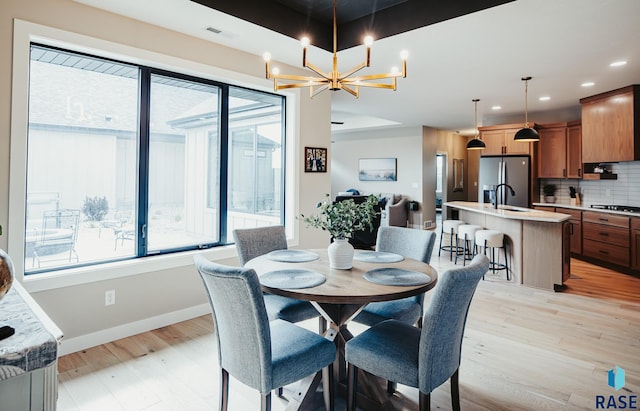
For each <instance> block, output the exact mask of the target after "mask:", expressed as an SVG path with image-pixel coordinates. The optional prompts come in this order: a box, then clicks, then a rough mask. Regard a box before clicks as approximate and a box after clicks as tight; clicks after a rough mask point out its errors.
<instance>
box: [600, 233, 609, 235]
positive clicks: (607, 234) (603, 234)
mask: <svg viewBox="0 0 640 411" xmlns="http://www.w3.org/2000/svg"><path fill="white" fill-rule="evenodd" d="M598 234H600V235H604V236H609V233H598Z"/></svg>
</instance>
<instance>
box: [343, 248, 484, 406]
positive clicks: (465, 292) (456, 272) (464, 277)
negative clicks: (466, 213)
mask: <svg viewBox="0 0 640 411" xmlns="http://www.w3.org/2000/svg"><path fill="white" fill-rule="evenodd" d="M488 270H489V260H488V259H487V257H486V256H484V255H481V254H480V255H477V256H475V257H474V258H473V260H471V264H469V265H468V266H466V267H460V268H454V269H451V270H448V271H445V272H444V273H443V274H442V275H440V276H439V278H438V284H437V285H436V288H435V290H434V292H433V296H432V297H431V299H430V301H429V306H428V308H427V311H426V313H425V315H424V321H423V326H422V329H419V328H416V327H413V326H411V325H409V324H406V323H403V322H401V321H397V320H387V321H383V322H382V323H380V324H378V325H375V326H373V327H371V328H369V329H368V330H366V331H364V332H363V333H362V334H360V335H358V336H357V337H355V338H353V339H352V340H350V341H349V342H347V344H346V346H345V357H346V360H347V362H348V371H347V374H348V384H349V386H348V398H347V409H348V410H349V411H353V410H355V406H356V404H355V391H356V389H355V387H356V386H357V385H356V384H357V371H358V369H362V370H364V371H366V372H368V373H371V374H374V375H377V376H379V377H381V378H385V379H387V381H396V382H398V383H400V384H405V385H408V386H411V387H416V388H418V389H419V391H420V395H419V408H420V410H429V409H430V399H431V397H430V396H431V392H432V391H433V390H435V389H436V388H437V387H439V386H440V385H441V384H443V383H444V382H445V381H447V379H449V378H451V403H452V406H453V409H454V410H460V392H459V389H458V369H459V368H460V358H461V351H462V337H463V335H464V328H465V324H466V321H467V314H468V312H469V307H470V305H471V299H472V297H473V294H474V292H475V290H476V287H477V286H478V282H480V279H481V278H482V276H483V275H484V274H485V273H486V272H487V271H488Z"/></svg>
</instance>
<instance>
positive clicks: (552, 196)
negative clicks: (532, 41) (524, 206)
mask: <svg viewBox="0 0 640 411" xmlns="http://www.w3.org/2000/svg"><path fill="white" fill-rule="evenodd" d="M556 188H557V187H556V185H555V184H545V185H543V186H542V192H543V193H544V202H545V203H555V202H556Z"/></svg>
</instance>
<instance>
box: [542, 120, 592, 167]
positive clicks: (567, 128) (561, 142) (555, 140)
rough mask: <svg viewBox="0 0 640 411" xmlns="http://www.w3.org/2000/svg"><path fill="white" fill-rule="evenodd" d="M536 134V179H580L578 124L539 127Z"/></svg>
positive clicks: (580, 148)
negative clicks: (538, 136) (538, 138)
mask: <svg viewBox="0 0 640 411" xmlns="http://www.w3.org/2000/svg"><path fill="white" fill-rule="evenodd" d="M538 133H539V134H540V141H539V142H538V177H539V178H582V140H581V127H580V124H579V123H575V122H573V123H554V124H548V125H541V126H540V128H539V129H538Z"/></svg>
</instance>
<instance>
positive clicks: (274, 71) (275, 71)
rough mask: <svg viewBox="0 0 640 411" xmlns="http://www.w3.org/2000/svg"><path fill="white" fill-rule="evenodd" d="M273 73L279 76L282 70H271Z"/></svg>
mask: <svg viewBox="0 0 640 411" xmlns="http://www.w3.org/2000/svg"><path fill="white" fill-rule="evenodd" d="M271 72H272V73H273V74H275V75H276V76H277V75H278V74H280V69H279V68H277V67H274V68H273V70H271Z"/></svg>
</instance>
